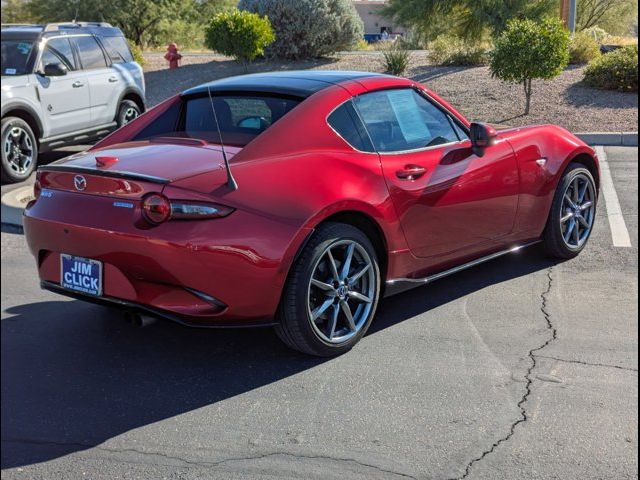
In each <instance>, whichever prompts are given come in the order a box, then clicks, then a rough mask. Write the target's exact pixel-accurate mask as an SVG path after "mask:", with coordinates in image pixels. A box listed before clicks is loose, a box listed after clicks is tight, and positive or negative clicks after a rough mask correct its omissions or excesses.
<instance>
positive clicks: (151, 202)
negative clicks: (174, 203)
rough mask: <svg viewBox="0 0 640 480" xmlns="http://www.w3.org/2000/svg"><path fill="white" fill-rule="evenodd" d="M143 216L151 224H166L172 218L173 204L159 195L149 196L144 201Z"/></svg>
mask: <svg viewBox="0 0 640 480" xmlns="http://www.w3.org/2000/svg"><path fill="white" fill-rule="evenodd" d="M142 215H143V216H144V218H145V220H147V221H148V222H149V223H153V224H158V223H163V222H166V221H167V220H169V218H170V217H171V202H169V199H168V198H167V197H165V196H164V195H160V194H158V193H152V194H151V195H147V196H146V197H145V198H144V200H143V201H142Z"/></svg>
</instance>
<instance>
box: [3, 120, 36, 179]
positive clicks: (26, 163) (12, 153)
mask: <svg viewBox="0 0 640 480" xmlns="http://www.w3.org/2000/svg"><path fill="white" fill-rule="evenodd" d="M0 138H1V141H2V179H3V180H7V181H9V182H11V183H16V182H22V181H23V180H26V179H27V178H29V176H30V175H31V173H33V170H34V168H35V167H36V164H37V161H38V141H37V140H36V136H35V135H34V134H33V130H31V127H30V126H29V124H28V123H27V122H25V121H24V120H23V119H21V118H17V117H6V118H3V119H2V131H1V135H0Z"/></svg>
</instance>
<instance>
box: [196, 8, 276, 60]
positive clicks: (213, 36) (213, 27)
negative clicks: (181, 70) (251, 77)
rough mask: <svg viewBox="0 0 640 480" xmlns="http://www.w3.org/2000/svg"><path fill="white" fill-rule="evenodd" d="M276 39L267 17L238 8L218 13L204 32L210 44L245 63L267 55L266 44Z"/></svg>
mask: <svg viewBox="0 0 640 480" xmlns="http://www.w3.org/2000/svg"><path fill="white" fill-rule="evenodd" d="M274 39H275V37H274V34H273V29H272V28H271V23H270V22H269V19H268V18H266V17H261V16H260V15H258V14H255V13H250V12H241V11H239V10H232V11H229V12H222V13H218V14H217V15H215V16H214V17H213V20H212V21H211V23H210V24H209V26H208V27H207V30H206V33H205V44H206V45H207V47H209V48H210V49H211V50H214V51H216V52H218V53H221V54H223V55H227V56H229V57H233V58H235V59H236V60H237V61H239V62H241V63H242V64H243V65H245V67H246V64H247V62H251V61H253V60H255V59H256V58H257V57H259V56H261V55H264V49H265V47H266V46H267V45H269V44H270V43H272V42H273V41H274Z"/></svg>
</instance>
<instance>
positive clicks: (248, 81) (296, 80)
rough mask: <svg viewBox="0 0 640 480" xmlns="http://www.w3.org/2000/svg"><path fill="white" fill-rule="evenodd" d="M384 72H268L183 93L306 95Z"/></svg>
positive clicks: (219, 82) (203, 86)
mask: <svg viewBox="0 0 640 480" xmlns="http://www.w3.org/2000/svg"><path fill="white" fill-rule="evenodd" d="M377 76H380V77H381V76H383V75H382V74H378V73H369V72H346V71H345V72H342V71H332V70H305V71H290V72H269V73H257V74H253V75H241V76H238V77H229V78H224V79H221V80H216V81H214V82H210V83H205V84H203V85H199V86H197V87H194V88H190V89H189V90H186V91H185V92H183V95H198V94H202V93H206V92H207V88H209V89H211V91H212V92H257V93H275V94H279V95H290V96H294V97H301V98H306V97H309V96H311V95H313V94H314V93H316V92H318V91H320V90H323V89H325V88H328V87H330V86H332V85H337V84H340V83H342V82H346V81H348V80H357V79H361V78H368V77H377Z"/></svg>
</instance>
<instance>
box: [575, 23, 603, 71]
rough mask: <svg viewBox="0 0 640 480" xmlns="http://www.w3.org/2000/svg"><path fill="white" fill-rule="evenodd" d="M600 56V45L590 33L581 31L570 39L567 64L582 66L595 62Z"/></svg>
mask: <svg viewBox="0 0 640 480" xmlns="http://www.w3.org/2000/svg"><path fill="white" fill-rule="evenodd" d="M600 55H601V54H600V44H599V43H598V42H597V41H596V39H595V38H594V36H593V35H592V34H591V33H589V32H587V31H582V32H580V33H576V34H575V35H574V37H573V38H572V39H571V45H570V46H569V63H571V64H574V65H575V64H580V65H582V64H584V63H589V62H590V61H591V60H595V59H596V58H598V57H599V56H600Z"/></svg>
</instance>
